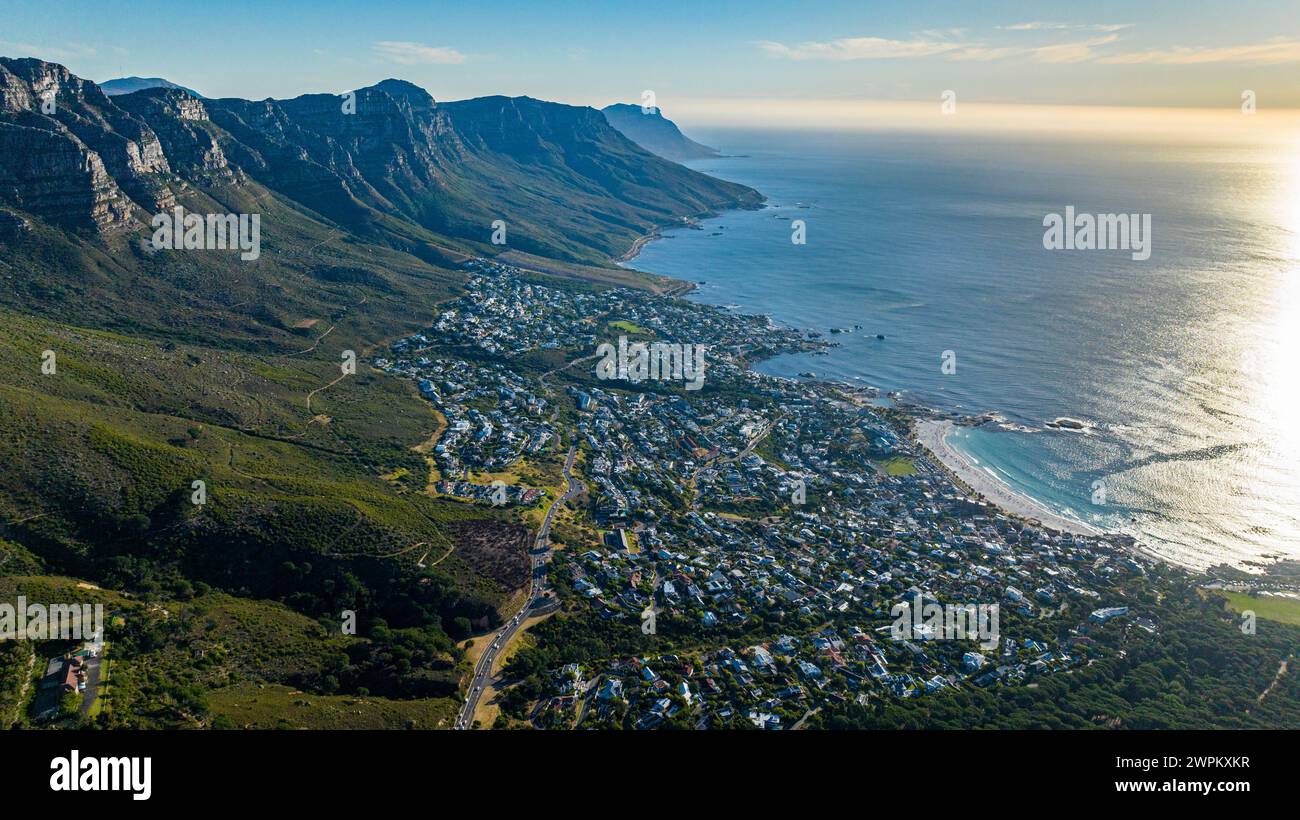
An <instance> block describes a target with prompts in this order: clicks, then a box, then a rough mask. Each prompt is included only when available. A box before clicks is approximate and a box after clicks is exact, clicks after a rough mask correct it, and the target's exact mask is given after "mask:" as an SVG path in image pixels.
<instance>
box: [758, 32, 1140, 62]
mask: <svg viewBox="0 0 1300 820" xmlns="http://www.w3.org/2000/svg"><path fill="white" fill-rule="evenodd" d="M1118 39H1119V35H1118V34H1106V35H1103V36H1100V37H1092V38H1089V39H1086V40H1079V41H1076V42H1070V43H1053V44H1051V45H1045V46H989V45H985V44H983V43H975V42H961V41H955V40H943V39H937V38H936V39H926V40H887V39H884V38H881V37H848V38H843V39H839V40H830V41H827V42H805V43H800V44H799V45H797V46H787V45H784V44H783V43H776V42H772V41H770V40H764V41H762V42H760V43H758V46H759V47H760V48H762V49H763V50H764V51H766V52H767V53H769V54H772V55H774V56H777V57H785V58H788V59H791V60H898V59H912V58H917V57H936V56H937V57H943V58H944V59H947V60H953V61H962V62H988V61H991V60H1004V59H1008V58H1013V57H1020V58H1023V59H1027V60H1030V61H1032V62H1036V63H1079V62H1084V61H1086V60H1090V59H1092V58H1093V57H1094V56H1096V55H1095V54H1094V53H1093V49H1095V48H1098V47H1099V46H1104V45H1109V44H1110V43H1113V42H1115V41H1116V40H1118Z"/></svg>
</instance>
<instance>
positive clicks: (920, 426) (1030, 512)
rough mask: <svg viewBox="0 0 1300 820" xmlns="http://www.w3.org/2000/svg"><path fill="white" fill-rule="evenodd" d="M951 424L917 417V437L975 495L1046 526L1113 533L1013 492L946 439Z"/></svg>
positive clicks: (1094, 533)
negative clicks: (1061, 513)
mask: <svg viewBox="0 0 1300 820" xmlns="http://www.w3.org/2000/svg"><path fill="white" fill-rule="evenodd" d="M952 428H953V423H952V422H951V421H949V420H946V419H945V420H941V421H940V420H933V419H917V421H916V440H917V442H918V443H919V444H920V445H921V446H922V447H924V448H925V449H926V450H929V451H930V453H931V455H933V456H934V457H935V459H936V460H937V461H939V463H941V464H942V465H943V466H944V467H946V468H947V469H948V471H949V472H951V473H953V474H954V475H955V476H956V477H957V478H959V479H961V481H962V483H964V484H965V485H966V486H967V487H969V488H970V489H971V491H972V492H974V493H975V494H976V495H978V496H980V497H982V498H983V499H984V500H986V501H988V502H989V503H990V504H992V505H994V506H995V507H997V508H998V509H1000V510H1002V511H1004V512H1007V513H1010V514H1011V515H1015V516H1018V517H1020V518H1024V519H1026V520H1029V521H1036V522H1038V523H1039V524H1041V525H1042V526H1044V527H1047V528H1048V529H1054V530H1059V531H1060V532H1066V533H1071V534H1075V535H1088V536H1106V535H1116V534H1115V533H1110V532H1107V531H1106V530H1102V529H1100V528H1098V527H1094V526H1092V525H1091V524H1085V523H1084V522H1082V521H1076V520H1074V519H1073V518H1066V517H1065V516H1063V515H1060V514H1058V513H1056V512H1053V511H1052V510H1051V509H1049V508H1048V507H1047V506H1045V505H1044V504H1042V503H1041V502H1039V501H1037V500H1035V499H1033V498H1030V497H1029V496H1027V495H1023V494H1021V493H1018V492H1016V491H1015V490H1013V489H1011V487H1010V486H1008V485H1007V484H1005V483H1003V482H1001V481H999V480H998V479H996V478H994V477H993V476H991V475H989V474H988V473H987V472H986V471H984V470H982V469H980V468H979V466H977V465H976V464H975V463H974V462H972V461H971V460H970V459H969V458H968V457H967V456H966V455H965V454H964V453H962V452H961V451H960V450H958V449H957V448H956V447H953V446H952V445H951V444H949V443H948V441H947V436H948V433H949V432H951V431H952Z"/></svg>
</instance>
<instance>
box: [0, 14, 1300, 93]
mask: <svg viewBox="0 0 1300 820" xmlns="http://www.w3.org/2000/svg"><path fill="white" fill-rule="evenodd" d="M0 19H2V20H4V21H5V23H4V26H3V28H2V29H0V54H4V55H5V56H38V57H42V58H44V59H49V60H53V61H56V62H61V63H63V64H65V65H67V66H68V67H69V68H70V69H72V70H73V71H74V72H75V73H77V74H79V75H82V76H86V77H89V78H91V79H95V80H105V79H110V78H112V77H117V76H121V75H131V74H134V75H140V76H163V77H166V78H168V79H170V80H173V81H174V82H178V83H181V84H183V85H187V86H190V87H192V88H195V89H196V90H198V91H199V92H201V93H203V94H206V95H209V96H242V97H250V98H261V97H266V96H274V97H285V96H294V95H296V94H300V93H305V92H316V91H332V92H338V91H343V90H347V89H349V88H357V87H360V86H363V85H368V84H371V83H374V82H376V81H378V80H381V79H383V78H386V77H400V78H403V79H408V80H411V81H412V82H415V83H417V84H419V85H421V86H423V87H425V88H427V89H428V90H429V91H430V92H431V93H432V94H433V95H434V96H435V97H436V98H438V99H444V100H450V99H462V98H465V97H473V96H480V95H484V94H493V93H503V94H511V95H516V94H527V95H530V96H534V97H540V98H544V99H551V100H558V101H563V102H571V103H582V104H593V105H604V104H607V103H609V102H613V101H616V100H625V101H629V102H635V101H639V97H640V94H641V92H642V90H644V89H653V90H654V91H655V93H656V95H657V99H658V102H659V103H660V104H661V105H662V106H663V107H664V108H665V111H666V112H667V113H668V114H669V116H671V115H672V111H673V100H674V98H683V99H686V98H689V99H693V100H695V101H697V102H698V101H700V100H707V99H712V98H718V99H738V98H741V99H764V100H802V101H807V100H810V99H816V100H935V99H937V98H938V95H939V93H940V92H941V91H942V90H943V89H950V88H951V89H956V90H957V91H958V94H959V96H960V98H961V99H962V100H964V101H987V102H1014V103H1056V104H1084V105H1151V106H1207V107H1220V106H1224V107H1228V108H1233V107H1236V106H1237V105H1238V104H1239V99H1240V95H1241V92H1242V90H1243V89H1251V90H1254V91H1255V92H1256V95H1257V99H1258V105H1259V107H1260V109H1261V111H1263V110H1267V109H1268V108H1300V12H1298V11H1297V9H1296V5H1295V3H1294V2H1283V0H1273V1H1272V2H1264V1H1263V0H1233V2H1231V3H1225V2H1214V3H1211V2H1196V0H1177V2H1172V1H1170V2H1165V1H1164V0H1153V1H1152V2H1143V3H1132V2H1110V1H1109V0H1096V1H1095V2H1089V3H1069V4H1067V3H1059V2H1057V3H1047V2H1036V3H1027V2H1009V1H1006V2H996V1H994V2H969V0H968V1H967V2H938V1H935V2H927V1H926V0H905V1H904V2H871V1H870V0H856V2H843V1H842V0H828V1H827V2H790V0H782V2H768V1H767V0H747V2H731V1H729V0H716V1H715V2H709V3H701V2H698V0H696V2H676V0H661V2H654V3H645V2H607V3H591V2H564V1H563V0H550V1H548V2H511V1H510V0H495V1H493V0H484V1H483V2H472V3H471V2H456V3H442V2H404V1H403V0H372V2H369V3H357V2H338V1H337V0H316V2H310V3H307V2H297V0H276V2H259V3H254V2H242V0H229V1H228V2H220V3H203V4H199V3H181V2H175V1H174V0H173V2H166V3H153V2H133V3H130V4H129V5H128V4H121V3H103V2H98V3H81V2H64V3H59V4H45V3H37V2H32V0H26V1H25V2H23V3H21V4H18V3H15V2H13V0H0Z"/></svg>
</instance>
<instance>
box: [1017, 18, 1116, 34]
mask: <svg viewBox="0 0 1300 820" xmlns="http://www.w3.org/2000/svg"><path fill="white" fill-rule="evenodd" d="M1132 26H1133V24H1132V23H1043V22H1038V21H1035V22H1032V23H1015V24H1014V25H1010V26H998V28H1000V29H1003V30H1005V31H1105V32H1113V31H1122V30H1123V29H1126V28H1132Z"/></svg>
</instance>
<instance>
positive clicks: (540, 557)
mask: <svg viewBox="0 0 1300 820" xmlns="http://www.w3.org/2000/svg"><path fill="white" fill-rule="evenodd" d="M577 452H578V451H577V447H576V445H570V446H569V454H568V455H567V456H566V457H565V459H564V481H565V485H566V489H565V491H564V495H562V496H560V497H559V498H557V499H555V500H554V501H553V502H551V506H550V508H548V509H547V510H546V518H545V519H543V521H542V526H541V528H540V529H539V530H538V531H537V540H536V541H534V542H533V549H532V551H531V552H530V553H529V555H530V558H531V561H532V581H531V583H530V585H529V589H528V600H527V601H526V602H525V603H524V605H523V607H521V608H520V610H519V611H518V612H516V613H515V615H514V617H513V618H511V619H510V620H509V621H507V622H506V624H505V626H503V627H501V628H500V629H498V630H497V631H496V632H494V633H490V634H488V635H487V636H485V637H484V638H483V640H488V639H489V638H490V639H491V640H492V643H491V644H490V645H489V646H488V648H487V649H486V650H484V651H483V654H482V656H480V657H479V659H478V663H476V664H475V665H474V676H473V677H472V678H471V679H470V682H469V692H468V694H466V696H465V705H464V706H463V707H461V710H460V715H459V716H457V718H456V728H457V729H466V728H469V727H470V726H471V725H472V724H473V722H474V712H475V710H477V709H478V701H479V698H480V697H482V696H483V688H484V687H485V686H487V685H488V683H490V682H491V680H492V666H493V664H495V663H496V659H497V656H498V655H499V654H500V653H501V650H503V649H505V648H506V646H508V645H509V644H510V640H511V639H512V638H513V637H514V636H515V633H516V632H518V631H519V628H520V627H521V626H522V625H523V622H524V618H526V617H527V616H528V612H529V610H531V609H532V608H533V606H534V605H535V604H537V603H538V601H539V599H540V598H541V597H542V595H543V594H544V593H545V591H546V565H547V560H548V559H549V558H550V554H551V544H550V534H551V521H552V520H553V519H554V518H555V513H556V512H557V511H558V510H559V509H560V505H561V504H563V503H564V502H565V501H567V500H568V499H569V498H572V497H573V496H574V495H576V494H577V493H578V490H579V488H580V487H581V486H582V482H580V481H578V480H577V479H575V478H574V477H573V459H574V456H575V455H577Z"/></svg>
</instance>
